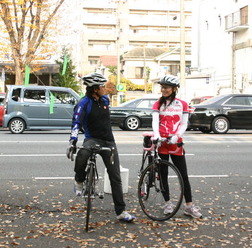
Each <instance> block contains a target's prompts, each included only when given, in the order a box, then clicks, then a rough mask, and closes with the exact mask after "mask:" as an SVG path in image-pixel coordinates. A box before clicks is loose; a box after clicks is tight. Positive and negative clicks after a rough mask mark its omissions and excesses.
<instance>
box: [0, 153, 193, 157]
mask: <svg viewBox="0 0 252 248" xmlns="http://www.w3.org/2000/svg"><path fill="white" fill-rule="evenodd" d="M119 156H142V153H136V154H132V153H130V154H119ZM186 156H194V154H192V153H191V154H190V153H188V154H186ZM0 157H66V154H41V153H39V154H0Z"/></svg>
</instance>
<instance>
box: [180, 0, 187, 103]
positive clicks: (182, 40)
mask: <svg viewBox="0 0 252 248" xmlns="http://www.w3.org/2000/svg"><path fill="white" fill-rule="evenodd" d="M180 86H181V97H182V98H183V99H185V98H186V82H185V12H184V0H180Z"/></svg>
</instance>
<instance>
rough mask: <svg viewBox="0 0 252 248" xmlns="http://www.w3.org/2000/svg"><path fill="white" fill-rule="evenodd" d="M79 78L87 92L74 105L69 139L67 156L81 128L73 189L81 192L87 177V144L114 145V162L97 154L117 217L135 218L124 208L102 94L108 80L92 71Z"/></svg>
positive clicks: (105, 99) (109, 126)
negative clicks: (108, 182)
mask: <svg viewBox="0 0 252 248" xmlns="http://www.w3.org/2000/svg"><path fill="white" fill-rule="evenodd" d="M82 79H83V81H84V85H86V86H87V88H86V95H85V96H84V97H83V98H82V99H81V100H80V101H79V103H78V104H77V106H76V107H75V110H74V114H73V122H72V131H71V136H70V142H69V147H68V149H67V156H68V158H69V156H70V152H71V151H72V150H73V151H76V143H77V141H78V133H79V130H80V129H81V128H82V129H83V130H84V132H85V139H84V141H83V147H84V148H85V149H80V150H79V151H78V153H77V156H76V160H75V168H74V171H75V185H74V191H75V193H76V195H77V196H80V195H81V194H82V190H83V182H84V181H85V177H86V172H85V168H86V165H87V161H88V158H89V156H90V150H89V147H90V146H93V145H95V144H99V145H100V146H106V147H114V148H115V153H114V164H112V163H111V159H110V153H109V152H108V151H101V152H100V155H101V157H102V159H103V162H104V164H105V166H106V168H107V172H108V176H109V179H110V184H111V190H112V197H113V201H114V204H115V212H116V215H117V219H119V220H123V221H132V220H134V219H135V217H134V216H133V215H131V214H129V213H128V212H127V211H125V206H126V205H125V202H124V199H123V191H122V181H121V176H120V163H119V156H118V152H117V148H116V144H115V139H114V136H113V133H112V128H111V123H110V113H109V99H108V97H107V96H105V95H104V94H105V82H106V81H107V80H106V78H105V77H104V76H103V75H101V74H99V73H91V74H89V75H86V76H84V77H83V78H82Z"/></svg>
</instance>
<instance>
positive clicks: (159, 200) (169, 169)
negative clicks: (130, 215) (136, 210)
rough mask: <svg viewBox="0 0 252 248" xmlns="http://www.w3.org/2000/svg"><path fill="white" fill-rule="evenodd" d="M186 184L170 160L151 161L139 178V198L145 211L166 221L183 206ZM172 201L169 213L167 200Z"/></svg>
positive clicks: (150, 215) (159, 219)
mask: <svg viewBox="0 0 252 248" xmlns="http://www.w3.org/2000/svg"><path fill="white" fill-rule="evenodd" d="M183 194H184V185H183V180H182V176H181V174H180V172H179V171H178V169H177V168H176V167H175V166H174V165H173V164H172V163H170V162H167V161H163V160H161V161H157V162H153V163H150V164H149V165H148V166H147V167H146V168H145V170H144V171H143V173H142V174H141V177H140V179H139V183H138V200H139V203H140V206H141V208H142V210H143V212H144V213H145V214H146V215H147V216H148V217H149V218H150V219H152V220H158V221H165V220H168V219H170V218H171V217H172V216H174V215H175V214H176V212H177V211H178V209H179V208H180V206H181V203H182V200H183ZM168 200H169V201H170V202H171V203H172V207H171V209H170V211H169V213H167V211H166V212H165V211H164V206H165V205H166V201H168Z"/></svg>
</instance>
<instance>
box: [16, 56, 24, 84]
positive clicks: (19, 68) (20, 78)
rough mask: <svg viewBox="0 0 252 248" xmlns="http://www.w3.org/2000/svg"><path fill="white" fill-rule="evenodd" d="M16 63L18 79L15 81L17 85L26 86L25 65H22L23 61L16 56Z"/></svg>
mask: <svg viewBox="0 0 252 248" xmlns="http://www.w3.org/2000/svg"><path fill="white" fill-rule="evenodd" d="M14 58H15V59H14V62H15V74H16V79H15V85H23V84H24V72H23V70H22V69H23V68H24V65H23V64H22V63H20V61H21V59H20V58H19V57H18V55H16V57H14Z"/></svg>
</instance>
